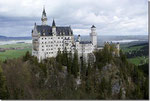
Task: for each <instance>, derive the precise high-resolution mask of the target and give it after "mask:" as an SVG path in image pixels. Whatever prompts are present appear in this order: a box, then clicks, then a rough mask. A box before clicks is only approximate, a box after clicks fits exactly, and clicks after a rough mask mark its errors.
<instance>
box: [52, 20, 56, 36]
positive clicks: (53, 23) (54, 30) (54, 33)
mask: <svg viewBox="0 0 150 101" xmlns="http://www.w3.org/2000/svg"><path fill="white" fill-rule="evenodd" d="M52 33H53V35H56V24H55V20H54V19H53V22H52Z"/></svg>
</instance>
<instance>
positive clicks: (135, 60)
mask: <svg viewBox="0 0 150 101" xmlns="http://www.w3.org/2000/svg"><path fill="white" fill-rule="evenodd" d="M128 61H129V62H130V63H133V64H135V65H136V66H138V65H139V64H144V63H148V57H144V56H143V57H135V58H130V59H128Z"/></svg>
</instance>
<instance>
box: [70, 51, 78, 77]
mask: <svg viewBox="0 0 150 101" xmlns="http://www.w3.org/2000/svg"><path fill="white" fill-rule="evenodd" d="M71 72H72V74H73V75H74V76H75V77H77V76H78V72H79V64H78V53H77V51H75V53H74V57H73V62H72V68H71Z"/></svg>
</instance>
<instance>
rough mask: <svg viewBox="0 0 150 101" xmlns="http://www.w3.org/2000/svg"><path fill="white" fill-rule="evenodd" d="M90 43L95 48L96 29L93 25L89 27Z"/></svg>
mask: <svg viewBox="0 0 150 101" xmlns="http://www.w3.org/2000/svg"><path fill="white" fill-rule="evenodd" d="M90 37H91V41H92V43H93V45H94V48H95V49H96V48H97V33H96V27H95V26H94V25H93V26H92V27H91V33H90Z"/></svg>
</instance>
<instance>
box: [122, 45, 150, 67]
mask: <svg viewBox="0 0 150 101" xmlns="http://www.w3.org/2000/svg"><path fill="white" fill-rule="evenodd" d="M144 46H145V45H139V46H133V47H128V46H125V47H122V51H123V52H124V53H127V52H132V51H135V50H136V51H138V50H140V49H141V48H143V47H144ZM128 61H129V62H130V63H132V64H135V65H136V66H138V65H140V64H144V63H148V56H147V57H145V56H141V57H134V58H129V59H128Z"/></svg>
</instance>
